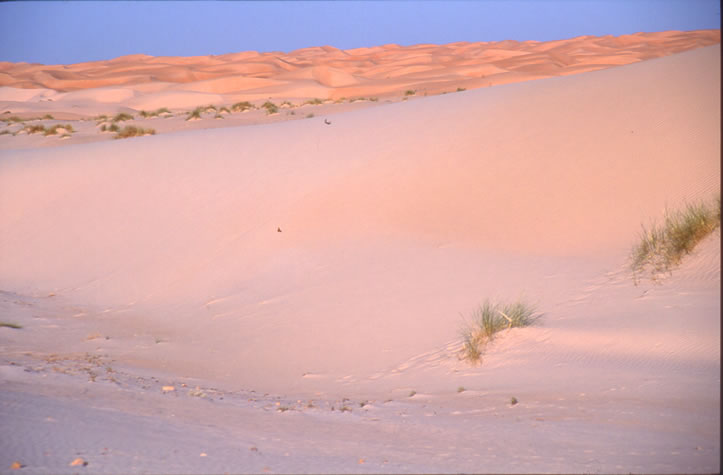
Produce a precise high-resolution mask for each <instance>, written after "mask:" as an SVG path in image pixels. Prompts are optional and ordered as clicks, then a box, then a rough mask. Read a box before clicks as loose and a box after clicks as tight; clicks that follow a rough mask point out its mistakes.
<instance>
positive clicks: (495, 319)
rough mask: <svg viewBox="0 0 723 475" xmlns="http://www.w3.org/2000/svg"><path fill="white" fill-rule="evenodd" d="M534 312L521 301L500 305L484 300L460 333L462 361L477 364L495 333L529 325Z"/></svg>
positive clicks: (532, 319)
mask: <svg viewBox="0 0 723 475" xmlns="http://www.w3.org/2000/svg"><path fill="white" fill-rule="evenodd" d="M534 311H535V309H534V307H532V306H531V305H528V304H527V303H525V302H522V301H518V302H515V303H512V304H504V305H500V304H492V303H491V302H490V301H489V300H485V302H484V303H483V304H482V305H480V307H479V308H478V309H477V310H476V311H475V312H474V313H473V314H472V322H471V323H470V324H467V325H466V326H465V327H464V328H463V329H462V331H461V334H462V350H461V357H462V359H466V360H468V361H470V362H472V363H477V362H479V361H480V360H481V358H482V354H483V353H484V350H485V347H486V346H487V344H488V343H489V342H490V341H492V340H493V339H494V338H495V335H496V334H497V333H499V332H501V331H502V330H506V329H507V330H508V329H511V328H519V327H526V326H529V325H531V324H532V323H533V321H534V320H535V319H534V318H533V314H534Z"/></svg>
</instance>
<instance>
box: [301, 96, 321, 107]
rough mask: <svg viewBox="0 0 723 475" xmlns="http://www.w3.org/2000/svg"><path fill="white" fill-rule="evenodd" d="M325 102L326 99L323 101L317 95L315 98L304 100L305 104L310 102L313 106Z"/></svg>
mask: <svg viewBox="0 0 723 475" xmlns="http://www.w3.org/2000/svg"><path fill="white" fill-rule="evenodd" d="M323 103H324V101H322V100H321V99H319V98H317V97H315V98H313V99H309V100H308V101H306V102H304V104H310V105H312V106H318V105H320V104H323Z"/></svg>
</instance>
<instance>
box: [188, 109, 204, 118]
mask: <svg viewBox="0 0 723 475" xmlns="http://www.w3.org/2000/svg"><path fill="white" fill-rule="evenodd" d="M201 112H203V109H202V108H201V107H196V108H195V109H193V110H192V111H191V112H189V113H188V117H186V120H196V119H200V118H201Z"/></svg>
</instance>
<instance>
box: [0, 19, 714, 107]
mask: <svg viewBox="0 0 723 475" xmlns="http://www.w3.org/2000/svg"><path fill="white" fill-rule="evenodd" d="M719 42H720V30H701V31H689V32H680V31H669V32H660V33H637V34H634V35H625V36H622V37H618V38H616V37H612V36H605V37H593V36H583V37H579V38H572V39H566V40H559V41H548V42H536V41H525V42H516V41H500V42H480V43H465V42H459V43H452V44H448V45H424V44H420V45H415V46H407V47H402V46H399V45H384V46H379V47H372V48H356V49H351V50H339V49H336V48H333V47H330V46H324V47H317V48H305V49H301V50H296V51H292V52H290V53H282V52H274V53H257V52H254V51H249V52H242V53H232V54H226V55H220V56H196V57H188V58H171V57H153V56H148V55H143V54H138V55H130V56H123V57H120V58H115V59H112V60H108V61H96V62H89V63H79V64H71V65H42V64H27V63H17V64H14V63H8V62H4V63H0V86H6V87H15V88H23V89H27V88H47V89H53V90H56V91H60V92H68V91H78V90H87V89H90V90H95V89H100V90H102V89H103V88H108V87H112V86H123V87H124V88H129V87H130V88H133V87H137V86H140V85H143V84H149V83H154V82H162V83H168V86H167V87H168V89H169V90H170V89H175V90H187V91H196V92H204V93H215V94H234V97H233V98H224V101H225V102H229V101H231V100H237V99H239V98H240V97H241V96H244V98H245V99H247V100H256V99H260V98H264V99H268V98H269V97H272V98H277V99H282V100H283V99H289V98H301V99H311V98H313V97H319V98H321V99H338V98H341V97H349V96H350V95H353V96H356V97H368V96H381V97H394V96H400V95H401V94H403V93H404V91H405V88H413V89H415V90H416V91H417V93H418V94H439V93H441V92H450V91H454V90H456V89H457V88H458V87H462V88H469V89H472V88H478V87H488V86H493V85H498V84H507V83H510V82H519V81H526V80H529V79H539V78H543V77H551V76H561V75H568V74H576V73H580V72H587V71H592V70H597V69H604V68H608V67H611V66H618V65H622V64H629V63H634V62H637V61H641V60H645V59H650V58H655V57H660V56H666V55H669V54H673V53H677V52H681V51H685V50H688V49H692V48H699V47H701V46H708V45H712V44H715V43H719ZM391 78H396V79H398V81H396V82H395V81H389V79H391ZM472 78H476V79H477V80H469V81H464V79H472ZM296 81H301V82H302V83H303V82H306V81H314V82H316V83H318V86H320V87H315V86H314V85H308V84H306V85H304V84H297V82H296ZM99 94H102V93H99ZM264 95H265V96H264ZM104 97H107V95H104ZM184 97H185V96H184ZM122 102H123V99H121V98H119V99H118V101H117V103H118V105H119V106H120V105H121V103H122ZM141 102H143V101H141ZM222 102H223V101H222ZM186 104H187V102H181V103H178V104H176V103H173V102H168V103H166V104H164V107H170V108H183V107H187V105H186ZM194 105H202V104H201V103H198V104H194ZM0 106H4V107H5V108H11V109H12V108H13V107H14V108H16V109H17V108H18V105H17V104H11V103H6V104H0ZM111 112H114V111H111Z"/></svg>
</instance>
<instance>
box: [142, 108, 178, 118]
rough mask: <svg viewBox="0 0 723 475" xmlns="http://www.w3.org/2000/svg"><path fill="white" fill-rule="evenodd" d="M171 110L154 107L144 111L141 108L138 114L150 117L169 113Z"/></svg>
mask: <svg viewBox="0 0 723 475" xmlns="http://www.w3.org/2000/svg"><path fill="white" fill-rule="evenodd" d="M170 113H171V111H170V110H168V108H166V107H161V108H160V109H156V110H154V111H144V110H142V111H141V112H140V113H139V114H140V116H141V117H143V118H144V119H150V118H151V117H158V116H160V115H161V114H170Z"/></svg>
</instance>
